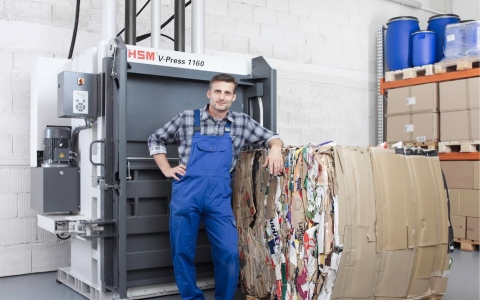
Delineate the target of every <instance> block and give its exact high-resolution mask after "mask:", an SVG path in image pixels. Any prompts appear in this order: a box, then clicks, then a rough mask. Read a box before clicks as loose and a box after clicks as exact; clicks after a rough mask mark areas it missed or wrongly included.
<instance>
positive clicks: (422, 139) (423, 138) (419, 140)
mask: <svg viewBox="0 0 480 300" xmlns="http://www.w3.org/2000/svg"><path fill="white" fill-rule="evenodd" d="M426 141H427V137H425V136H417V142H422V143H424V142H426Z"/></svg>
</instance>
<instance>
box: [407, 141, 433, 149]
mask: <svg viewBox="0 0 480 300" xmlns="http://www.w3.org/2000/svg"><path fill="white" fill-rule="evenodd" d="M403 145H404V146H405V148H406V147H419V148H422V149H427V150H436V149H438V143H437V142H405V143H403Z"/></svg>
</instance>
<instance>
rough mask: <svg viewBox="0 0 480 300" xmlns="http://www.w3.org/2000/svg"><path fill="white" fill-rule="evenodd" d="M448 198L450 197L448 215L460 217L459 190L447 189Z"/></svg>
mask: <svg viewBox="0 0 480 300" xmlns="http://www.w3.org/2000/svg"><path fill="white" fill-rule="evenodd" d="M448 196H449V197H450V215H455V216H459V215H460V190H459V189H450V188H449V189H448Z"/></svg>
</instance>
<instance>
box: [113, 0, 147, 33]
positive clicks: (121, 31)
mask: <svg viewBox="0 0 480 300" xmlns="http://www.w3.org/2000/svg"><path fill="white" fill-rule="evenodd" d="M148 3H150V0H148V1H147V2H145V4H144V5H143V6H142V8H140V10H139V11H138V12H137V17H138V16H139V15H140V14H141V13H142V11H143V10H144V9H145V7H147V5H148ZM124 31H125V27H123V29H122V30H120V32H119V33H117V36H120V35H121V34H122V33H123V32H124Z"/></svg>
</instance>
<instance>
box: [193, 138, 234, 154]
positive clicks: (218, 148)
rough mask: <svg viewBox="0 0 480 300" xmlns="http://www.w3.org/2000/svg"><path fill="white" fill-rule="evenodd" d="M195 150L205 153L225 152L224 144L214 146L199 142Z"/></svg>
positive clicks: (213, 144) (211, 143)
mask: <svg viewBox="0 0 480 300" xmlns="http://www.w3.org/2000/svg"><path fill="white" fill-rule="evenodd" d="M197 148H198V149H200V150H202V151H205V152H225V150H226V149H227V147H226V146H225V144H220V143H218V144H216V143H214V142H206V141H199V142H198V143H197Z"/></svg>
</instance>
